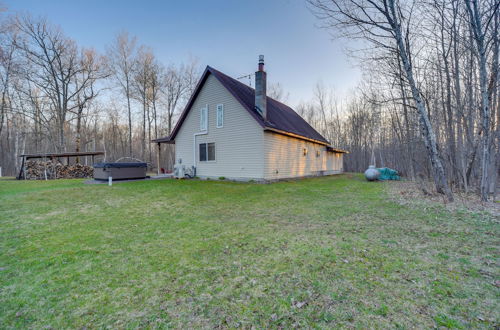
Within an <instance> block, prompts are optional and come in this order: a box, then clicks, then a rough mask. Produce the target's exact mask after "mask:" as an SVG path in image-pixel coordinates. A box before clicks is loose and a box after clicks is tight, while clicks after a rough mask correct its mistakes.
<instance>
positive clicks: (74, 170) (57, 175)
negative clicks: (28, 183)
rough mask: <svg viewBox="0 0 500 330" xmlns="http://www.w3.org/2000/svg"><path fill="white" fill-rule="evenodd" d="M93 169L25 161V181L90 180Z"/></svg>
mask: <svg viewBox="0 0 500 330" xmlns="http://www.w3.org/2000/svg"><path fill="white" fill-rule="evenodd" d="M93 174H94V169H93V168H92V167H91V166H87V165H82V164H74V165H63V164H61V163H58V162H53V161H33V160H30V161H27V162H26V180H45V179H48V180H49V179H80V178H91V177H92V176H93Z"/></svg>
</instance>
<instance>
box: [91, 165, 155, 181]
mask: <svg viewBox="0 0 500 330" xmlns="http://www.w3.org/2000/svg"><path fill="white" fill-rule="evenodd" d="M147 167H148V165H147V164H146V163H98V164H94V179H95V180H108V178H109V177H112V178H113V180H126V179H144V178H145V177H146V170H147Z"/></svg>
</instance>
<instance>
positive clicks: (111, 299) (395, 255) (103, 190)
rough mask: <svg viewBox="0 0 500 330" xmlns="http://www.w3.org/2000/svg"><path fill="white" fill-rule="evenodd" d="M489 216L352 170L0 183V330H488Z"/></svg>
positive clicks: (492, 286) (495, 311) (492, 247)
mask: <svg viewBox="0 0 500 330" xmlns="http://www.w3.org/2000/svg"><path fill="white" fill-rule="evenodd" d="M498 220H499V219H496V218H492V217H491V216H487V215H484V214H472V213H464V212H462V213H450V212H448V211H446V210H445V209H444V208H442V207H439V206H430V207H428V208H427V209H426V210H425V211H422V210H421V209H416V208H412V207H410V206H399V205H397V204H395V203H394V202H392V201H390V200H389V199H388V198H387V195H386V193H385V189H384V185H383V184H379V183H368V182H365V181H363V180H362V179H361V177H359V176H352V175H341V176H335V177H324V178H314V179H305V180H299V181H290V182H279V183H274V184H256V183H234V182H228V181H195V180H192V181H174V180H160V181H142V182H129V183H120V184H115V185H113V187H108V186H106V185H84V184H82V181H81V180H59V181H49V182H44V181H40V182H19V181H8V180H2V181H0V252H1V253H0V284H1V289H0V324H1V326H0V327H2V328H25V327H31V328H43V327H51V328H80V327H87V328H102V327H111V328H136V327H142V328H169V327H183V328H192V327H228V328H240V327H246V328H249V327H251V326H255V327H257V328H262V327H274V328H278V327H283V328H290V327H317V328H329V327H356V328H366V327H372V328H373V327H375V328H381V329H382V328H415V327H417V328H428V327H449V328H470V327H475V328H476V327H480V328H481V327H483V328H493V327H495V326H498V325H499V319H500V317H499V311H500V303H499V298H500V294H499V293H500V290H499V288H498V287H497V285H498V283H499V282H498V280H499V276H500V272H499V267H498V257H499V237H500V235H499V234H500V230H499V229H500V228H499V222H498Z"/></svg>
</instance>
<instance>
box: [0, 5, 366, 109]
mask: <svg viewBox="0 0 500 330" xmlns="http://www.w3.org/2000/svg"><path fill="white" fill-rule="evenodd" d="M0 1H1V2H2V3H3V5H4V7H7V10H8V12H11V13H15V12H20V13H26V12H27V13H30V14H31V15H33V16H42V17H46V18H47V19H48V20H49V21H50V22H52V23H53V24H56V25H59V26H60V27H61V28H62V29H63V31H64V32H65V34H66V35H67V36H69V37H70V38H72V39H74V40H75V41H76V42H77V43H78V44H79V45H80V46H84V47H92V48H95V49H96V50H98V51H101V52H104V51H105V49H106V46H107V45H109V44H110V43H111V42H112V40H113V39H114V38H115V36H116V35H117V34H118V33H119V32H121V31H127V32H129V34H130V35H133V36H136V37H137V40H138V42H139V43H140V44H144V45H146V46H149V47H151V48H152V49H153V51H154V53H155V55H156V56H157V58H158V59H159V60H160V61H161V62H163V63H164V64H165V65H168V64H170V63H177V64H180V63H183V62H189V60H190V58H196V59H197V60H198V63H199V64H200V65H201V66H202V67H203V68H204V67H205V66H206V65H210V66H212V67H214V68H216V69H218V70H220V71H222V72H224V73H226V74H228V75H230V76H232V77H235V78H237V77H240V76H243V75H247V74H250V73H253V72H255V70H256V69H257V61H258V56H259V55H260V54H263V55H264V56H265V69H266V71H267V79H268V85H269V84H272V83H280V85H281V86H282V87H283V89H284V91H285V92H286V93H288V94H289V97H288V103H289V104H290V105H292V106H293V105H297V104H298V103H299V102H300V101H306V100H309V99H310V98H311V97H312V95H313V88H314V86H315V85H316V83H317V82H319V81H321V82H322V83H323V84H324V85H325V86H328V87H332V88H334V90H335V93H336V95H338V96H340V97H343V96H346V95H347V94H348V93H349V92H350V91H351V90H352V89H353V88H354V87H355V86H356V85H357V82H358V81H359V79H360V76H361V74H360V72H359V70H358V69H357V68H356V67H355V66H354V64H355V63H354V62H350V61H349V58H348V56H347V55H346V54H345V52H344V49H345V48H346V47H348V46H349V45H348V43H347V41H341V40H332V38H331V36H330V35H329V33H328V31H326V30H324V29H320V28H318V24H319V22H318V20H317V19H316V18H315V17H314V16H313V15H312V14H311V13H310V11H309V10H308V8H307V6H306V4H305V1H303V0H267V1H266V0H205V1H202V0H197V1H195V0H177V1H173V0H164V1H159V0H157V1H153V0H142V1H141V0H136V1H124V0H122V1H119V0H100V1H98V0H85V1H77V0H66V1H63V0H38V1H37V0H0ZM243 82H245V83H248V80H246V81H245V80H243Z"/></svg>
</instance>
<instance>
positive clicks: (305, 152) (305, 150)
mask: <svg viewBox="0 0 500 330" xmlns="http://www.w3.org/2000/svg"><path fill="white" fill-rule="evenodd" d="M302 153H303V154H304V156H307V148H304V149H302Z"/></svg>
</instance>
